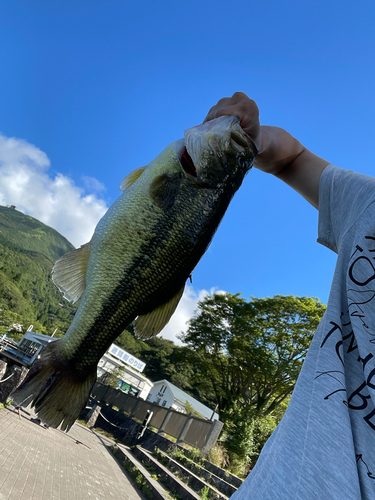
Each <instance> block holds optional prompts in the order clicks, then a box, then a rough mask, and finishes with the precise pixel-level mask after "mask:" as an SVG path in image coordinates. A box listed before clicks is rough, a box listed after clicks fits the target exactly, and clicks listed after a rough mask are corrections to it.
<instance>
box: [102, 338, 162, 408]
mask: <svg viewBox="0 0 375 500" xmlns="http://www.w3.org/2000/svg"><path fill="white" fill-rule="evenodd" d="M145 366H146V363H144V362H143V361H141V360H139V359H137V358H136V357H135V356H132V355H131V354H129V353H128V352H126V351H124V349H121V348H120V347H118V346H116V345H115V344H112V345H111V347H110V348H109V349H108V351H107V352H106V353H105V354H104V356H103V357H102V358H101V359H100V361H99V364H98V380H100V381H101V382H103V383H105V382H106V380H107V379H108V377H109V374H110V373H113V372H115V371H116V376H117V380H118V389H121V390H122V391H123V392H126V393H127V394H132V395H133V396H137V397H139V398H141V399H146V398H147V396H148V394H149V392H150V390H151V389H152V387H153V385H154V384H153V383H152V382H151V381H150V380H148V378H146V377H145V376H144V375H142V373H141V372H142V371H143V370H144V368H145ZM118 370H121V372H120V373H119V372H118Z"/></svg>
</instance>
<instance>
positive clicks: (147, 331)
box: [134, 285, 185, 339]
mask: <svg viewBox="0 0 375 500" xmlns="http://www.w3.org/2000/svg"><path fill="white" fill-rule="evenodd" d="M184 288H185V285H184V286H183V287H182V288H181V290H179V291H178V292H177V293H176V295H175V296H174V297H172V299H171V300H169V301H168V302H166V303H165V304H162V305H161V306H159V307H157V308H156V309H154V310H153V311H151V312H150V313H148V314H144V315H143V316H138V318H137V319H136V320H135V325H134V331H135V334H136V336H137V337H139V338H141V339H150V338H151V337H153V336H154V335H157V334H158V333H159V332H161V330H162V329H163V328H164V327H165V325H166V324H167V323H168V321H169V320H170V319H171V317H172V314H173V313H174V312H175V310H176V307H177V306H178V303H179V302H180V299H181V297H182V294H183V293H184Z"/></svg>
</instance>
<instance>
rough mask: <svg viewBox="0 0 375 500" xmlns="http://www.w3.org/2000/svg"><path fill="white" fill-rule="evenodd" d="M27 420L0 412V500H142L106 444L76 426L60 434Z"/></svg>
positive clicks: (8, 410)
mask: <svg viewBox="0 0 375 500" xmlns="http://www.w3.org/2000/svg"><path fill="white" fill-rule="evenodd" d="M32 418H33V415H30V414H28V413H25V412H23V411H20V413H18V412H17V410H15V409H14V408H13V407H9V408H4V409H2V410H0V500H86V499H90V500H102V499H105V500H110V499H116V500H145V497H144V496H143V495H142V494H141V493H138V492H137V491H136V490H135V488H134V486H133V485H132V483H131V480H130V479H129V476H128V475H127V473H126V472H124V471H123V470H122V468H121V467H120V465H119V464H118V462H117V461H116V459H115V458H114V457H113V456H112V454H111V453H110V452H109V451H108V449H107V447H106V445H108V444H110V443H111V442H110V440H108V439H107V438H105V437H103V436H101V435H100V434H97V433H95V432H93V431H91V430H90V429H87V428H86V427H84V426H82V425H80V424H77V423H75V424H74V425H73V427H72V428H71V429H70V431H69V432H68V433H65V432H62V431H59V430H56V429H51V428H49V429H46V428H45V427H44V426H42V425H39V424H37V423H35V422H33V421H32V420H31V419H32Z"/></svg>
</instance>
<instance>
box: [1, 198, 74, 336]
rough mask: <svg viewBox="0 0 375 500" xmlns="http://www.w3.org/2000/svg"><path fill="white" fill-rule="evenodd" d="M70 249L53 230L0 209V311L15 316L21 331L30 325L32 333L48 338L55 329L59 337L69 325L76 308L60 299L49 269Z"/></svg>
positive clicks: (22, 216)
mask: <svg viewBox="0 0 375 500" xmlns="http://www.w3.org/2000/svg"><path fill="white" fill-rule="evenodd" d="M73 249H74V247H73V246H72V245H71V244H70V243H69V242H68V241H67V240H66V239H65V238H64V237H63V236H61V235H60V234H59V233H58V232H57V231H55V230H54V229H52V228H49V227H48V226H46V225H44V224H42V223H41V222H39V221H37V220H36V219H33V218H32V217H30V216H28V215H24V214H22V213H21V212H18V211H17V210H12V209H7V208H4V207H1V206H0V309H2V310H3V311H8V312H9V313H10V312H11V313H14V314H17V315H18V318H19V321H16V322H19V323H21V324H22V325H23V331H25V330H26V329H27V328H28V327H29V325H30V324H32V325H34V328H33V330H34V331H38V332H39V333H46V334H49V335H51V334H52V333H53V331H54V330H55V329H56V328H57V329H58V331H57V332H56V336H57V337H61V336H62V335H63V334H64V333H65V332H66V330H67V329H68V327H69V326H70V323H71V322H72V319H73V317H74V314H75V311H76V310H77V306H76V305H73V304H70V303H69V302H68V301H66V300H65V299H63V297H62V294H61V293H60V292H59V291H58V289H57V288H56V287H55V285H54V284H53V282H52V280H51V270H52V266H53V264H54V262H55V260H56V259H57V258H59V257H60V256H61V255H63V254H64V253H66V252H67V251H70V250H73ZM10 324H11V323H9V325H10ZM9 325H4V324H1V325H0V326H3V327H5V326H9ZM3 329H4V328H3Z"/></svg>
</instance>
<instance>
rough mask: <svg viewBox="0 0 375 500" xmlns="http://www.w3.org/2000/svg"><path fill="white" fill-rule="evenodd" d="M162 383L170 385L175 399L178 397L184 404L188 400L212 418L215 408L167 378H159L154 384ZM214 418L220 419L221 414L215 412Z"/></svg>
mask: <svg viewBox="0 0 375 500" xmlns="http://www.w3.org/2000/svg"><path fill="white" fill-rule="evenodd" d="M161 383H163V384H166V385H167V386H168V388H169V390H170V391H171V393H172V395H173V397H174V399H177V400H178V401H180V402H181V403H182V404H185V403H186V401H187V402H188V403H189V404H190V405H191V406H192V407H193V408H194V410H195V411H197V412H198V413H199V414H200V415H202V416H203V417H204V418H207V419H208V420H210V418H211V416H212V413H213V410H211V408H208V406H205V405H204V404H203V403H200V402H199V401H198V400H197V399H195V398H193V397H192V396H190V395H189V394H187V393H186V392H185V391H183V390H182V389H179V388H178V387H176V386H175V385H173V384H172V383H171V382H169V381H168V380H165V379H164V380H158V381H157V382H154V386H156V385H157V384H161ZM213 420H219V415H218V414H217V413H215V415H214V418H213Z"/></svg>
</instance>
